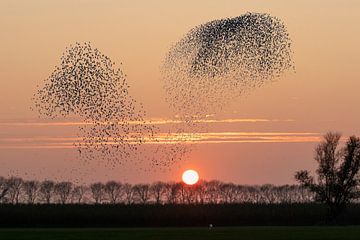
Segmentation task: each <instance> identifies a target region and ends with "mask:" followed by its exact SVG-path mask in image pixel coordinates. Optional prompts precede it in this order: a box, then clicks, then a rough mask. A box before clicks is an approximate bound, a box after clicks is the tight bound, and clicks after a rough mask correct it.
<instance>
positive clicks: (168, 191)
mask: <svg viewBox="0 0 360 240" xmlns="http://www.w3.org/2000/svg"><path fill="white" fill-rule="evenodd" d="M164 188H165V191H164V196H165V201H166V203H170V204H175V203H176V202H177V201H178V195H179V190H180V188H181V184H180V183H175V182H171V183H166V184H165V186H164Z"/></svg>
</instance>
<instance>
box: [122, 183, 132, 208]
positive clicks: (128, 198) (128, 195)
mask: <svg viewBox="0 0 360 240" xmlns="http://www.w3.org/2000/svg"><path fill="white" fill-rule="evenodd" d="M123 189H124V198H125V203H126V204H133V203H134V188H133V187H132V186H131V184H129V183H125V184H124V185H123Z"/></svg>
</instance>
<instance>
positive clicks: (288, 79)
mask: <svg viewBox="0 0 360 240" xmlns="http://www.w3.org/2000/svg"><path fill="white" fill-rule="evenodd" d="M247 12H257V13H269V14H271V15H272V16H276V17H278V18H279V19H281V20H282V21H283V22H284V23H285V25H286V26H287V29H288V32H289V34H290V37H291V39H292V41H293V52H294V56H293V57H294V63H295V72H289V73H287V74H285V75H284V76H283V77H281V78H280V79H277V81H275V82H274V83H271V84H267V85H265V86H263V87H261V88H258V89H255V90H253V91H252V92H249V94H248V95H246V96H243V97H241V98H234V99H233V101H232V103H231V105H230V106H229V109H228V110H227V111H226V112H222V113H213V112H209V118H207V124H208V126H209V131H208V132H207V133H201V134H199V139H198V140H196V141H195V142H196V143H197V144H196V146H195V148H194V149H193V151H192V152H191V153H190V154H189V156H188V157H187V158H186V159H184V160H183V161H180V162H177V163H175V164H174V165H173V166H172V167H171V168H169V169H167V170H166V171H160V170H159V169H155V168H152V169H149V167H148V164H147V163H146V162H143V163H140V165H139V164H132V163H131V162H130V163H126V164H122V165H118V166H117V167H116V168H108V167H107V166H105V164H102V162H101V160H98V161H94V162H93V163H90V165H91V166H90V167H89V166H88V165H86V166H84V165H83V164H82V163H81V161H80V160H79V159H78V153H77V151H76V149H75V148H74V147H73V146H72V142H73V141H74V139H76V137H77V132H76V131H77V126H79V124H82V122H81V121H79V119H76V118H71V119H55V120H49V119H44V118H43V119H39V118H38V116H37V114H36V112H33V111H31V110H30V107H31V106H32V105H33V102H32V101H31V97H32V96H33V94H34V93H35V91H36V89H37V85H41V84H43V81H44V80H45V79H46V78H47V77H48V76H49V75H50V74H51V72H52V71H53V69H54V67H55V66H56V65H58V63H59V61H60V57H61V54H62V53H63V52H64V50H65V48H66V47H68V46H69V45H70V44H73V43H75V42H85V41H90V42H91V43H92V45H93V46H95V47H96V48H98V49H99V50H101V51H102V52H103V53H104V54H105V55H107V56H109V57H110V58H111V59H112V60H113V61H115V62H116V66H117V67H120V68H121V69H122V70H123V71H124V72H125V73H126V75H127V80H128V82H129V85H130V93H131V95H132V96H134V98H136V99H137V100H138V101H140V102H142V104H143V105H144V108H145V110H146V111H147V119H148V120H153V121H154V122H155V123H157V124H158V125H163V124H170V125H171V124H177V123H176V121H175V120H176V118H175V116H174V114H175V113H174V112H172V111H171V109H170V108H169V106H168V104H167V103H166V101H165V100H164V93H163V90H162V82H161V76H160V65H161V63H162V61H163V59H164V56H165V55H166V53H167V51H168V50H169V48H170V47H171V45H172V44H174V43H175V42H176V41H178V40H179V39H180V38H181V37H182V36H184V34H186V32H187V31H189V30H190V29H191V28H193V27H195V26H197V25H199V24H202V23H205V22H208V21H211V20H215V19H221V18H226V17H235V16H239V15H241V14H244V13H247ZM359 12H360V1H356V0H353V1H351V0H349V1H340V0H339V1H323V0H321V1H303V0H299V1H239V0H234V1H212V0H199V1H185V0H184V1H176V2H175V1H166V0H154V1H145V0H143V1H137V0H128V1H125V0H124V1H115V0H113V1H110V0H105V1H100V0H99V1H92V0H88V1H85V0H76V1H73V0H68V1H67V0H64V1H47V0H43V1H16V0H9V1H4V0H0V31H1V37H0V166H1V167H0V175H2V176H9V175H19V176H22V177H24V178H39V179H44V178H53V179H70V180H72V179H77V178H78V177H79V175H81V176H82V178H81V179H80V181H96V180H100V181H106V180H108V179H116V180H119V181H128V182H131V183H138V182H153V181H156V180H162V181H179V180H180V179H181V174H182V172H183V171H184V170H186V169H188V168H193V169H196V170H197V171H198V172H199V174H200V178H203V179H207V180H210V179H219V180H222V181H232V182H235V183H239V184H264V183H272V184H287V183H294V180H293V175H294V172H295V171H296V170H299V169H312V170H313V169H314V167H315V162H314V160H313V153H314V146H315V145H316V144H317V142H318V141H319V140H320V138H321V135H322V134H324V133H325V132H327V131H329V130H332V131H339V132H341V133H342V134H343V136H344V137H347V136H349V135H352V134H355V135H360V125H359V123H360V111H359V100H360V97H359V89H360V83H359V80H360V71H359V67H360V60H359V56H360V45H359V42H360V32H359V30H358V26H357V25H358V23H359V22H360V14H359ZM120 63H122V64H121V65H120ZM144 161H145V160H144ZM142 168H146V171H144V170H141V169H142ZM94 169H95V170H94Z"/></svg>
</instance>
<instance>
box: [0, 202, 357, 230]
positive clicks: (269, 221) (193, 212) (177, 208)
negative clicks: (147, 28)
mask: <svg viewBox="0 0 360 240" xmlns="http://www.w3.org/2000/svg"><path fill="white" fill-rule="evenodd" d="M0 216H1V217H0V228H132V227H136V228H143V227H146V228H157V227H206V226H208V225H209V224H210V223H211V224H214V225H215V226H218V227H219V226H222V227H232V226H316V225H324V224H326V222H325V217H326V207H325V206H324V205H320V204H235V205H229V204H214V205H110V204H98V205H73V204H65V205H61V204H55V205H41V204H38V205H31V204H29V205H5V204H2V205H0ZM337 224H339V225H360V204H352V205H349V207H348V209H347V210H346V211H345V212H344V214H343V215H342V216H341V217H339V219H338V221H337Z"/></svg>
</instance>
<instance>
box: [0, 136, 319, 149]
mask: <svg viewBox="0 0 360 240" xmlns="http://www.w3.org/2000/svg"><path fill="white" fill-rule="evenodd" d="M320 139H321V135H320V134H319V133H313V132H211V133H170V134H168V133H159V134H157V135H155V136H154V137H153V138H145V139H144V140H145V144H178V143H182V144H220V143H304V142H318V141H320ZM134 140H135V139H127V141H128V142H130V143H132V142H134ZM81 141H82V138H79V137H58V138H54V137H29V138H0V148H2V149H4V148H36V149H37V148H74V147H75V146H74V143H75V142H81ZM102 144H115V142H114V139H107V141H106V142H103V143H102Z"/></svg>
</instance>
